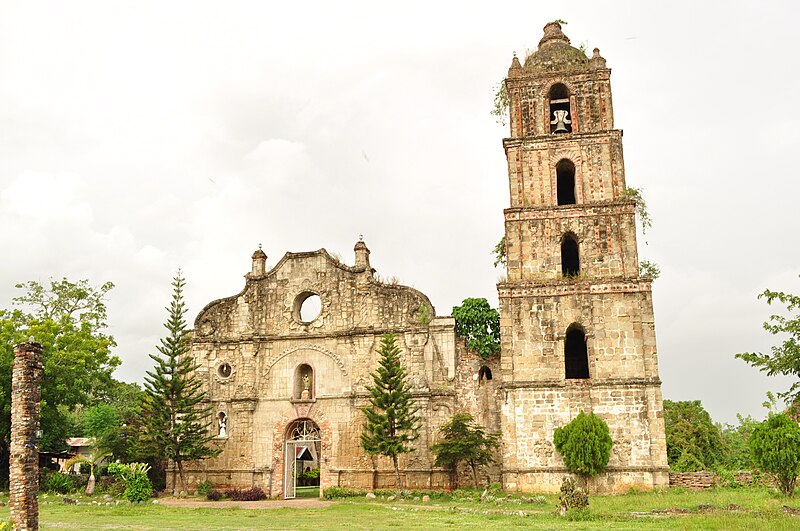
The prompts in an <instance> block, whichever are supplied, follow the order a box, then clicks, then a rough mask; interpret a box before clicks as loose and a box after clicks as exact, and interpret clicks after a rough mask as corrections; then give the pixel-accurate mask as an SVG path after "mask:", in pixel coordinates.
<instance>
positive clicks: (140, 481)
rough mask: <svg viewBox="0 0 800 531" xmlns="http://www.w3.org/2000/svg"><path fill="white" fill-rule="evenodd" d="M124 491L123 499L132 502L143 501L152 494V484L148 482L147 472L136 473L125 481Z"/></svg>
mask: <svg viewBox="0 0 800 531" xmlns="http://www.w3.org/2000/svg"><path fill="white" fill-rule="evenodd" d="M125 484H126V487H125V492H124V493H123V496H125V499H126V500H128V501H131V502H134V503H137V502H144V501H147V500H149V499H150V498H151V497H152V496H153V486H152V485H151V484H150V479H149V478H148V477H147V474H144V473H142V472H140V473H137V474H136V475H134V476H133V477H132V478H130V479H128V481H126V482H125Z"/></svg>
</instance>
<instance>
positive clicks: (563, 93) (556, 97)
mask: <svg viewBox="0 0 800 531" xmlns="http://www.w3.org/2000/svg"><path fill="white" fill-rule="evenodd" d="M547 99H548V103H549V108H550V118H549V122H550V133H552V134H560V133H571V132H572V109H571V107H570V91H569V88H567V86H566V85H565V84H564V83H555V84H554V85H553V86H551V87H550V90H549V91H548V93H547Z"/></svg>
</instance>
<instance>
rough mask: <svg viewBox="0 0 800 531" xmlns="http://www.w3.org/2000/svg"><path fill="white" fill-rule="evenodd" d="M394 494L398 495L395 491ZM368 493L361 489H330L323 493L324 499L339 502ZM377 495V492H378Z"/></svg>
mask: <svg viewBox="0 0 800 531" xmlns="http://www.w3.org/2000/svg"><path fill="white" fill-rule="evenodd" d="M393 493H394V494H397V491H396V490H395V491H393ZM366 494H367V491H365V490H361V489H351V488H348V487H328V488H327V489H325V490H324V491H322V497H323V498H325V499H326V500H338V499H340V498H358V497H359V496H365V495H366ZM376 495H377V492H376Z"/></svg>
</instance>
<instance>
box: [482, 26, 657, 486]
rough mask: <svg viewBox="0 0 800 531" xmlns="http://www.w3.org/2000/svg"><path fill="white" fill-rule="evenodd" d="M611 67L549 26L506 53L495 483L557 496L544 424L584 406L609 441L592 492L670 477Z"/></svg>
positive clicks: (556, 469)
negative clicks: (520, 53)
mask: <svg viewBox="0 0 800 531" xmlns="http://www.w3.org/2000/svg"><path fill="white" fill-rule="evenodd" d="M610 75H611V71H610V70H609V69H608V68H607V67H606V61H605V59H603V58H602V57H601V56H600V52H599V50H598V49H596V48H595V50H594V52H593V54H592V57H587V56H586V55H585V54H584V53H583V52H582V51H581V50H578V49H576V48H574V47H572V46H570V41H569V39H568V38H567V37H566V36H565V35H564V33H562V31H561V25H560V24H558V23H557V22H551V23H549V24H547V25H546V26H545V27H544V36H543V37H542V39H541V41H539V47H538V50H537V51H535V52H533V53H532V54H531V55H529V56H528V57H527V58H526V59H525V63H524V65H523V64H520V61H519V60H518V59H517V57H516V56H515V57H514V59H513V61H512V63H511V68H509V70H508V78H507V79H506V80H505V86H506V91H507V93H508V97H509V114H510V129H511V130H510V133H511V135H510V138H506V139H505V140H504V141H503V146H504V148H505V151H506V156H507V158H508V180H509V191H510V198H511V201H510V202H511V204H510V207H509V208H507V209H506V210H505V211H504V214H505V238H506V245H507V248H506V252H507V269H508V276H507V279H506V280H505V281H503V282H500V283H499V284H498V285H497V289H498V293H499V298H500V325H501V341H502V351H501V366H502V381H503V394H502V396H503V400H502V404H501V406H502V412H501V418H502V420H501V423H502V432H503V437H504V444H503V463H502V468H503V483H504V486H505V487H506V488H509V489H512V490H513V489H517V490H522V491H557V490H558V488H559V486H560V484H561V479H562V477H563V476H564V475H565V474H566V473H567V471H566V468H565V467H564V464H563V460H562V458H561V456H560V455H559V454H558V452H556V450H555V448H554V446H553V442H552V441H553V432H554V430H555V429H556V428H558V427H559V426H562V425H564V424H566V423H568V422H569V421H570V420H572V419H573V418H574V417H575V416H577V415H578V413H579V412H580V411H584V412H586V413H587V414H588V413H589V412H594V413H595V415H597V416H599V417H601V418H602V419H603V420H605V421H606V422H607V423H608V425H609V428H610V430H611V437H612V439H613V441H614V445H613V447H612V454H611V459H610V461H609V465H608V468H607V471H606V473H605V474H602V475H600V476H598V477H597V478H596V479H595V480H594V481H595V487H596V488H598V489H600V490H604V491H624V490H627V489H628V488H629V487H631V486H639V487H645V488H652V487H655V486H666V485H668V482H669V479H668V468H667V458H666V444H665V438H664V418H663V406H662V397H661V381H660V379H659V376H658V360H657V355H656V336H655V327H654V318H653V305H652V297H651V281H650V279H647V278H643V277H640V275H639V261H638V257H637V248H636V225H635V203H634V202H633V201H632V200H630V199H629V198H628V197H627V196H626V194H625V186H626V185H625V167H624V164H623V158H622V131H621V130H619V129H614V114H613V108H612V105H611V84H610Z"/></svg>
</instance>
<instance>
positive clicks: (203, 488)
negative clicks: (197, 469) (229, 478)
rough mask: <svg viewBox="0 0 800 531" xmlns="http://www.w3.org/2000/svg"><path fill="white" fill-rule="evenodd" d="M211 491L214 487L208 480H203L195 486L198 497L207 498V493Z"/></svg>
mask: <svg viewBox="0 0 800 531" xmlns="http://www.w3.org/2000/svg"><path fill="white" fill-rule="evenodd" d="M212 490H214V486H213V485H212V484H211V482H210V481H208V480H205V481H203V482H202V483H200V484H199V485H197V494H199V495H200V496H208V493H209V492H211V491H212Z"/></svg>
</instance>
